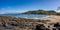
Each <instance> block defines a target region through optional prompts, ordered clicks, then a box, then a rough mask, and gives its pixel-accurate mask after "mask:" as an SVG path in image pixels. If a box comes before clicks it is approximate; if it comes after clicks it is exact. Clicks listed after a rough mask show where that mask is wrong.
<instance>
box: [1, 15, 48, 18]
mask: <svg viewBox="0 0 60 30" xmlns="http://www.w3.org/2000/svg"><path fill="white" fill-rule="evenodd" d="M0 16H14V17H20V18H43V17H47V16H48V15H42V14H0Z"/></svg>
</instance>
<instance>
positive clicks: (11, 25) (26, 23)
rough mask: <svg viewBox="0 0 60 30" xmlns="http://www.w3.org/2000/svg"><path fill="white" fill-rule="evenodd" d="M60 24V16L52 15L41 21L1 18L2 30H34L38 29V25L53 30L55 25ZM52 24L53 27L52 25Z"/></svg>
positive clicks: (0, 25)
mask: <svg viewBox="0 0 60 30" xmlns="http://www.w3.org/2000/svg"><path fill="white" fill-rule="evenodd" d="M57 22H58V23H60V16H57V15H50V17H47V18H40V19H28V18H27V19H26V18H16V17H11V16H0V29H1V28H2V29H1V30H3V29H4V30H14V29H15V30H17V29H18V30H21V29H23V30H24V29H26V30H27V29H28V30H29V29H30V30H32V28H33V29H35V28H36V25H38V24H43V25H44V26H45V27H46V28H48V26H50V28H51V29H52V28H53V26H54V24H56V23H57ZM50 24H52V25H50Z"/></svg>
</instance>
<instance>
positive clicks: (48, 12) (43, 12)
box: [24, 10, 60, 15]
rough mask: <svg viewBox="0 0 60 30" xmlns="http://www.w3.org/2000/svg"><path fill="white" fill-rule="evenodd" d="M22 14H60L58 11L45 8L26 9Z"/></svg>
mask: <svg viewBox="0 0 60 30" xmlns="http://www.w3.org/2000/svg"><path fill="white" fill-rule="evenodd" d="M24 14H45V15H60V13H57V12H55V11H53V10H50V11H47V10H35V11H28V12H25V13H24Z"/></svg>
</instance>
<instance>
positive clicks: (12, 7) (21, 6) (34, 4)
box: [0, 0, 60, 14]
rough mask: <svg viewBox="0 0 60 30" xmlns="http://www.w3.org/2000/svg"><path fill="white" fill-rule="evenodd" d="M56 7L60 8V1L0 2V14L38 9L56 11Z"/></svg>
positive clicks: (2, 0)
mask: <svg viewBox="0 0 60 30" xmlns="http://www.w3.org/2000/svg"><path fill="white" fill-rule="evenodd" d="M58 6H60V0H0V14H2V13H21V12H25V11H33V10H38V9H44V10H57V8H58Z"/></svg>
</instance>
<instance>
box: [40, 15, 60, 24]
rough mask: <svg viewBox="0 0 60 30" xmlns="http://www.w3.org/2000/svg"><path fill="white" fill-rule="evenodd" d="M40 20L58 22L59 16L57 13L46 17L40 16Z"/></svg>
mask: <svg viewBox="0 0 60 30" xmlns="http://www.w3.org/2000/svg"><path fill="white" fill-rule="evenodd" d="M40 19H41V20H50V21H51V22H53V23H55V22H60V16H57V15H50V17H48V18H40Z"/></svg>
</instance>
